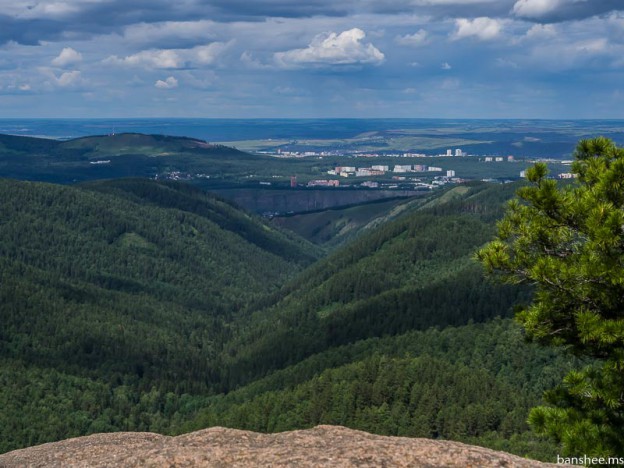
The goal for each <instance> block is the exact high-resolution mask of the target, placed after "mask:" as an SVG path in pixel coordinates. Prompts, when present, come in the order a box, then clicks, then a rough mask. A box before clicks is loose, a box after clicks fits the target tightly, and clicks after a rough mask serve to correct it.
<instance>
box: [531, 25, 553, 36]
mask: <svg viewBox="0 0 624 468" xmlns="http://www.w3.org/2000/svg"><path fill="white" fill-rule="evenodd" d="M556 35H557V30H556V28H555V26H554V25H552V24H534V25H533V26H532V27H531V29H529V30H528V31H527V33H526V37H527V38H530V39H546V38H550V37H554V36H556Z"/></svg>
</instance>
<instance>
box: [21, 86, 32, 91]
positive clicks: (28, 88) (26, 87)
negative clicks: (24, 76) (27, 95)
mask: <svg viewBox="0 0 624 468" xmlns="http://www.w3.org/2000/svg"><path fill="white" fill-rule="evenodd" d="M19 90H20V91H30V90H31V87H30V85H29V84H21V85H19Z"/></svg>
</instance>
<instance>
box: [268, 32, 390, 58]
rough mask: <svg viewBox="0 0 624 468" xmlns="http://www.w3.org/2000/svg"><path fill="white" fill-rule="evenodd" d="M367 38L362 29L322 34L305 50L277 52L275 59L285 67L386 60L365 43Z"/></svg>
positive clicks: (381, 54) (380, 53)
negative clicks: (364, 40)
mask: <svg viewBox="0 0 624 468" xmlns="http://www.w3.org/2000/svg"><path fill="white" fill-rule="evenodd" d="M365 37H366V33H365V32H364V31H362V30H361V29H359V28H353V29H349V30H348V31H343V32H341V33H340V34H337V33H335V32H332V33H329V34H327V33H325V34H319V35H317V36H315V37H314V39H312V42H311V43H310V45H309V46H308V47H306V48H305V49H293V50H289V51H286V52H276V53H275V54H274V55H273V57H274V59H275V61H276V62H277V63H278V64H279V65H281V66H284V67H297V66H302V65H355V64H380V63H381V62H383V61H384V58H385V56H384V54H383V53H382V52H381V51H380V50H379V49H377V48H376V47H375V46H374V45H373V44H371V43H370V42H369V43H364V42H362V41H363V39H364V38H365Z"/></svg>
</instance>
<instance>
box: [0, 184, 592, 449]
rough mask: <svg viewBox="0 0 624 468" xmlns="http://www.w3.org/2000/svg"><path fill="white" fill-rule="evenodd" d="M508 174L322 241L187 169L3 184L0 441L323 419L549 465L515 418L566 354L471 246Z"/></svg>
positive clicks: (560, 368)
mask: <svg viewBox="0 0 624 468" xmlns="http://www.w3.org/2000/svg"><path fill="white" fill-rule="evenodd" d="M517 188H518V186H517V184H508V185H487V184H484V183H473V184H469V185H467V186H466V187H464V188H462V190H451V191H446V192H437V193H434V194H432V195H430V196H429V197H424V198H423V197H420V198H418V199H414V200H409V201H407V202H406V203H405V205H404V206H403V208H402V209H401V210H399V211H397V213H396V216H392V217H391V218H388V219H386V220H384V222H379V223H374V225H368V226H366V228H365V229H360V230H359V231H358V232H357V234H356V233H354V234H353V235H351V236H347V237H345V238H344V239H341V240H340V241H336V242H328V243H322V245H319V244H314V243H313V242H310V241H309V240H306V239H305V238H303V237H300V236H299V235H297V234H295V233H293V232H291V231H287V230H285V229H284V228H280V227H276V224H275V223H270V222H268V221H265V220H263V219H262V218H260V217H257V216H255V215H251V214H249V213H246V212H244V211H242V210H240V209H238V208H237V207H236V206H234V205H232V204H231V203H229V202H226V201H224V200H222V199H220V198H218V197H215V196H212V195H210V194H207V193H206V192H203V191H201V190H200V189H198V188H195V187H192V186H189V185H185V184H182V183H175V182H156V181H150V180H146V179H118V180H111V181H96V182H88V183H84V184H79V185H73V186H61V185H53V184H46V183H40V182H18V181H12V180H8V179H6V180H0V196H1V197H2V200H3V203H2V204H1V205H0V240H1V241H0V264H1V265H0V304H1V305H0V320H1V323H2V327H1V328H0V408H2V410H1V411H0V451H2V452H5V451H9V450H13V449H16V448H21V447H26V446H30V445H34V444H39V443H44V442H49V441H55V440H60V439H65V438H69V437H74V436H79V435H86V434H91V433H96V432H105V431H154V432H159V433H164V434H180V433H183V432H188V431H191V430H196V429H200V428H205V427H209V426H215V425H222V426H227V427H233V428H244V429H251V430H256V431H263V432H270V431H283V430H289V429H295V428H306V427H312V426H314V425H317V424H339V425H344V426H347V427H352V428H357V429H362V430H366V431H370V432H374V433H379V434H388V435H401V436H412V437H430V438H439V439H452V440H459V441H464V442H468V443H473V444H478V445H482V446H486V447H492V448H495V449H501V450H506V451H509V452H512V453H516V454H520V455H523V456H529V457H534V458H539V459H543V460H552V459H553V458H554V456H555V454H557V453H559V452H558V450H559V447H558V446H557V445H556V444H555V443H554V442H552V441H551V440H549V439H546V438H540V437H538V436H536V435H535V434H534V433H532V432H531V431H530V429H529V426H528V424H527V417H528V413H529V410H530V408H532V407H534V406H536V405H538V404H541V403H542V395H543V393H544V391H545V390H547V389H549V388H552V387H554V386H555V385H556V384H557V383H558V382H560V381H561V379H562V377H563V376H564V375H565V374H566V373H567V372H569V371H570V370H572V369H574V368H576V367H577V366H579V365H580V362H579V361H578V360H577V359H575V358H572V357H570V356H568V355H566V354H564V353H563V352H562V351H559V350H557V349H553V348H542V347H539V346H537V345H535V344H530V343H528V342H527V341H526V339H525V336H524V332H523V331H522V329H521V328H520V326H519V325H517V324H516V323H514V322H513V321H512V320H511V317H512V315H513V309H514V306H515V305H517V304H526V303H528V302H529V301H530V300H531V297H532V289H531V288H530V287H527V286H523V285H500V284H497V283H495V282H492V281H489V280H486V279H485V278H484V276H483V272H482V269H481V267H480V266H479V265H478V263H477V262H476V261H475V260H474V258H473V257H474V252H475V250H476V249H478V248H479V247H481V246H483V245H484V244H485V243H486V242H488V241H489V240H490V239H491V238H492V237H493V235H494V233H495V222H496V220H497V219H499V218H500V217H501V216H502V213H503V210H504V204H505V202H506V200H508V199H509V198H511V197H512V196H513V194H514V192H515V190H516V189H517ZM332 216H334V215H332ZM312 240H318V239H314V238H312Z"/></svg>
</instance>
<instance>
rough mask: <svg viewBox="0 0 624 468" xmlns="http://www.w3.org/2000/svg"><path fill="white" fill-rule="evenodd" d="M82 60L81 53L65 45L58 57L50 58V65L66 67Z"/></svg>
mask: <svg viewBox="0 0 624 468" xmlns="http://www.w3.org/2000/svg"><path fill="white" fill-rule="evenodd" d="M80 61H82V54H81V53H80V52H77V51H75V50H74V49H72V48H71V47H65V48H64V49H63V50H62V51H61V53H60V54H59V55H58V57H56V58H54V59H53V60H52V65H54V66H55V67H66V66H67V65H72V64H74V63H78V62H80Z"/></svg>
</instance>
